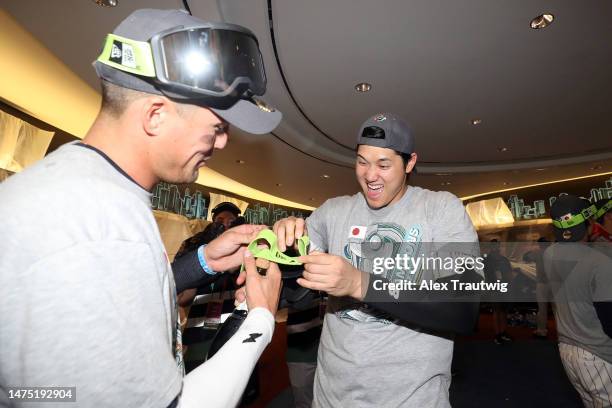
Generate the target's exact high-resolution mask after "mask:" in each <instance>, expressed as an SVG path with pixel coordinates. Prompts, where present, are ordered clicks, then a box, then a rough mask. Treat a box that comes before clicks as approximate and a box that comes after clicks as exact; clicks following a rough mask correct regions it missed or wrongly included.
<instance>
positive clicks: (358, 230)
mask: <svg viewBox="0 0 612 408" xmlns="http://www.w3.org/2000/svg"><path fill="white" fill-rule="evenodd" d="M366 229H367V227H360V226H356V225H353V226H352V227H351V228H350V229H349V236H348V237H349V238H353V239H360V240H364V239H365V236H366Z"/></svg>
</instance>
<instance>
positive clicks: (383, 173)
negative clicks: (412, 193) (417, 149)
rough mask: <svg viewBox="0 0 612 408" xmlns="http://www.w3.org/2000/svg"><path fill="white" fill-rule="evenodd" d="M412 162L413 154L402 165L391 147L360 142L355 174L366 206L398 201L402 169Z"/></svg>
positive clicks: (402, 185) (405, 170) (403, 176)
mask: <svg viewBox="0 0 612 408" xmlns="http://www.w3.org/2000/svg"><path fill="white" fill-rule="evenodd" d="M415 164H416V155H415V154H413V156H412V158H411V159H410V161H409V162H408V163H407V165H406V166H404V162H403V160H402V156H400V155H399V154H398V153H397V152H396V151H394V150H392V149H387V148H383V147H375V146H367V145H360V146H359V148H358V149H357V162H356V164H355V174H356V176H357V182H358V183H359V185H360V186H361V189H362V191H363V195H364V196H365V199H366V201H367V203H368V205H369V206H370V208H374V209H378V208H383V207H385V206H387V205H389V204H393V203H396V202H397V201H399V200H400V199H401V198H402V196H403V195H404V193H405V192H406V189H407V188H408V187H407V185H406V173H409V172H410V171H412V168H413V167H414V165H415Z"/></svg>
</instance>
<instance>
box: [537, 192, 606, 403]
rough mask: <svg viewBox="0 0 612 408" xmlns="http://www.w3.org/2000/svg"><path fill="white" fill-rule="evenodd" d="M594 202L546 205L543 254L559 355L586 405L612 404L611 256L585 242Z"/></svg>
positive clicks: (571, 199)
mask: <svg viewBox="0 0 612 408" xmlns="http://www.w3.org/2000/svg"><path fill="white" fill-rule="evenodd" d="M594 213H595V207H594V206H593V205H590V203H589V202H588V201H587V200H585V199H583V198H579V197H576V196H573V195H564V196H561V197H559V198H558V199H557V200H556V201H555V202H554V203H553V205H552V206H551V209H550V216H551V218H552V223H553V230H554V233H555V238H556V243H555V244H553V245H551V246H549V247H548V248H547V249H546V251H545V252H544V255H543V265H544V272H545V274H546V278H547V280H548V282H549V284H550V288H551V291H552V293H553V297H554V304H553V311H554V314H555V320H556V323H557V331H558V334H559V354H560V356H561V361H562V362H563V367H564V368H565V372H566V374H567V376H568V378H569V380H570V382H571V383H572V385H573V386H574V388H575V389H576V391H577V392H578V394H580V397H581V398H582V401H583V403H584V406H585V407H610V406H611V405H612V403H611V401H612V259H610V258H609V257H608V256H606V255H605V254H604V253H602V252H600V251H598V250H597V249H594V248H591V247H590V246H589V245H588V244H587V242H588V229H589V223H588V219H589V217H590V216H592V215H593V214H594Z"/></svg>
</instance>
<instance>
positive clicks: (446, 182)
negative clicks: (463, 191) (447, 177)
mask: <svg viewBox="0 0 612 408" xmlns="http://www.w3.org/2000/svg"><path fill="white" fill-rule="evenodd" d="M440 185H441V186H450V185H451V182H450V181H443V182H441V183H440Z"/></svg>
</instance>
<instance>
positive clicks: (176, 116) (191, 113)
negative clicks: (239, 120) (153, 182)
mask: <svg viewBox="0 0 612 408" xmlns="http://www.w3.org/2000/svg"><path fill="white" fill-rule="evenodd" d="M174 105H175V106H174V109H169V110H168V112H167V115H168V116H167V117H166V118H165V124H164V132H163V135H161V138H160V140H159V143H158V144H157V146H156V148H155V153H156V154H155V156H156V160H154V161H153V165H154V166H155V173H156V174H157V176H158V177H159V178H160V179H161V180H164V181H167V182H170V183H192V182H194V181H195V180H196V179H197V178H198V170H199V169H200V167H203V166H205V165H206V161H208V160H209V159H210V157H211V156H212V154H213V151H214V150H215V149H223V148H224V147H225V144H226V143H227V138H228V134H227V132H228V128H229V126H228V124H227V122H225V121H223V120H222V119H221V118H219V117H218V116H217V115H215V114H214V113H213V112H212V111H211V110H210V109H207V108H203V107H199V106H195V105H180V106H179V105H177V104H176V103H174Z"/></svg>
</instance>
